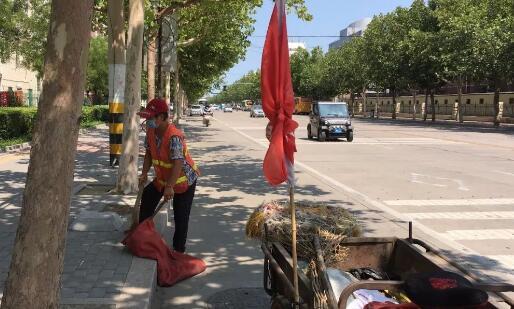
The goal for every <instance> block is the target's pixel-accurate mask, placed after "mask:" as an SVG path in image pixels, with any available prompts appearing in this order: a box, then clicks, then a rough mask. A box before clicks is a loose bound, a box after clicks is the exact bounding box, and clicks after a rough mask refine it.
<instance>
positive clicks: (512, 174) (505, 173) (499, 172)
mask: <svg viewBox="0 0 514 309" xmlns="http://www.w3.org/2000/svg"><path fill="white" fill-rule="evenodd" d="M494 172H495V173H498V174H502V175H507V176H514V173H509V172H505V171H498V170H496V171H494Z"/></svg>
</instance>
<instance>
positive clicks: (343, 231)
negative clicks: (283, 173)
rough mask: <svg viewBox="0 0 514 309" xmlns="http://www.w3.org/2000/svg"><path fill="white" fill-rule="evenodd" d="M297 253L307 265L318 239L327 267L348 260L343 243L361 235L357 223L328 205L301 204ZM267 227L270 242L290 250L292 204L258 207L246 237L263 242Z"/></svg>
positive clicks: (314, 253)
mask: <svg viewBox="0 0 514 309" xmlns="http://www.w3.org/2000/svg"><path fill="white" fill-rule="evenodd" d="M296 222H297V253H298V257H299V258H301V259H304V260H307V261H310V260H312V259H314V258H315V256H316V251H315V249H314V246H313V244H312V240H313V236H314V235H318V236H319V238H320V242H321V249H322V252H323V258H324V259H325V263H326V264H327V266H328V267H331V266H334V265H336V264H337V263H338V262H341V261H344V260H345V259H346V252H345V249H344V248H342V247H341V246H340V243H341V242H342V241H343V240H344V239H345V238H346V237H356V236H360V235H361V229H360V227H359V225H358V223H357V219H356V218H355V217H354V216H353V215H351V214H350V213H349V212H348V211H347V210H346V209H344V208H342V207H337V206H328V205H325V204H314V203H306V202H298V203H297V204H296ZM265 224H266V225H267V227H268V241H276V242H279V243H281V244H282V245H283V246H284V247H285V248H286V249H287V250H289V251H290V250H291V216H290V211H289V203H287V202H279V201H272V202H269V203H264V204H262V205H261V206H260V207H258V208H257V209H256V210H255V211H254V212H253V213H252V214H251V215H250V218H249V219H248V222H247V224H246V235H247V236H248V237H250V238H254V239H260V240H263V238H264V225H265Z"/></svg>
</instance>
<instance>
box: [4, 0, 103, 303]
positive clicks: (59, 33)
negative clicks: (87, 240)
mask: <svg viewBox="0 0 514 309" xmlns="http://www.w3.org/2000/svg"><path fill="white" fill-rule="evenodd" d="M92 9H93V1H92V0H87V1H86V0H84V1H69V0H53V1H52V12H51V16H50V25H51V26H50V29H49V31H48V36H47V43H46V56H45V66H44V81H43V92H42V94H41V98H40V101H39V104H38V113H37V119H36V122H35V125H34V134H33V137H32V149H31V152H30V163H29V168H28V173H27V180H26V186H25V190H24V193H23V203H22V208H21V216H20V220H19V223H18V229H17V232H16V240H15V244H14V249H13V254H12V260H11V267H10V270H9V276H8V278H7V281H6V283H5V290H4V294H3V300H2V305H1V308H2V309H20V308H42V309H43V308H44V309H47V308H51V309H53V308H58V307H59V294H60V277H61V272H62V269H63V262H64V248H65V237H66V230H67V226H68V215H69V205H70V201H71V193H72V192H71V189H72V184H73V171H74V168H75V153H76V150H77V139H78V134H79V124H80V114H81V106H82V101H83V98H84V84H85V73H86V64H87V61H88V50H89V47H88V46H89V40H90V33H91V16H92Z"/></svg>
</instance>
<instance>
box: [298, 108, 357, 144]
mask: <svg viewBox="0 0 514 309" xmlns="http://www.w3.org/2000/svg"><path fill="white" fill-rule="evenodd" d="M307 136H308V137H309V139H312V138H313V136H316V137H317V138H318V140H319V141H320V142H324V141H325V140H327V139H331V138H346V140H347V141H349V142H351V141H353V127H352V122H351V120H350V115H349V113H348V104H346V103H345V102H315V103H313V104H312V110H311V113H310V121H309V124H308V125H307Z"/></svg>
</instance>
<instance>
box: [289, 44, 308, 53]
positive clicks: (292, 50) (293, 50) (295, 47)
mask: <svg viewBox="0 0 514 309" xmlns="http://www.w3.org/2000/svg"><path fill="white" fill-rule="evenodd" d="M287 44H288V45H289V56H291V55H292V54H294V53H296V51H297V50H298V49H300V48H303V49H307V45H305V43H304V42H288V43H287Z"/></svg>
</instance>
